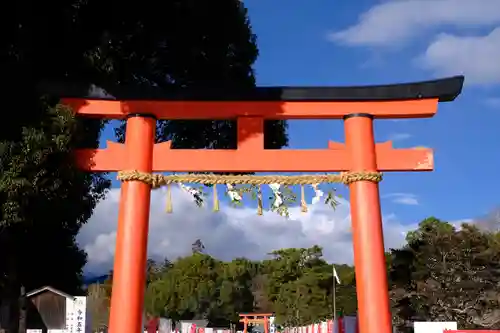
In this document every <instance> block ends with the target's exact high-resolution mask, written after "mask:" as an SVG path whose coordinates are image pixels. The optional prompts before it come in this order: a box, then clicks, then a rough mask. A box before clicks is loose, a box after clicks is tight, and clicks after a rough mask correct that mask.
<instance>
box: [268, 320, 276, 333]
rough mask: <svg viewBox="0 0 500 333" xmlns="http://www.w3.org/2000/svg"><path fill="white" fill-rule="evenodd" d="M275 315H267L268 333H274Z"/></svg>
mask: <svg viewBox="0 0 500 333" xmlns="http://www.w3.org/2000/svg"><path fill="white" fill-rule="evenodd" d="M275 320H276V317H274V316H273V317H269V333H276V324H275V323H274V322H275Z"/></svg>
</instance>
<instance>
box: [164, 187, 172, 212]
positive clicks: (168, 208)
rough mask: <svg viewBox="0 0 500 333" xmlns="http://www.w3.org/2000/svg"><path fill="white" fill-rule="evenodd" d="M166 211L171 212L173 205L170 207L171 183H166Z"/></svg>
mask: <svg viewBox="0 0 500 333" xmlns="http://www.w3.org/2000/svg"><path fill="white" fill-rule="evenodd" d="M165 211H166V212H167V213H169V214H170V213H172V212H173V211H174V210H173V207H172V186H171V184H167V207H166V209H165Z"/></svg>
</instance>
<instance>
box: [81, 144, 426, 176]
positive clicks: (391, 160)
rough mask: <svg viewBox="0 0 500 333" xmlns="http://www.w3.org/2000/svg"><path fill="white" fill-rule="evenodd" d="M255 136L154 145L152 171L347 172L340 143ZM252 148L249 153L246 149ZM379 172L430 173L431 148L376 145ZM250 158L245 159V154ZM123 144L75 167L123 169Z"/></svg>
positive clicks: (88, 154) (85, 156) (84, 152)
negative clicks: (297, 146)
mask: <svg viewBox="0 0 500 333" xmlns="http://www.w3.org/2000/svg"><path fill="white" fill-rule="evenodd" d="M260 144H261V143H260V139H259V137H258V136H256V137H255V138H254V141H249V143H248V146H245V145H244V146H243V147H242V148H241V149H236V150H218V149H214V150H212V149H203V150H194V149H171V147H170V142H164V143H159V144H156V145H155V147H154V153H153V171H154V172H235V173H236V172H338V171H348V170H350V169H351V164H350V156H349V153H348V152H347V150H346V149H345V147H344V145H343V144H342V143H335V142H330V143H329V147H328V148H329V149H313V150H293V149H292V150H264V149H259V150H258V149H257V146H260ZM252 147H254V148H255V149H252ZM376 151H377V167H378V170H379V171H382V172H386V171H432V170H433V167H434V160H433V152H432V149H427V148H409V149H394V148H392V143H391V142H390V141H389V142H385V143H379V144H377V145H376ZM249 154H251V155H249ZM127 159H128V157H127V154H126V150H125V145H123V144H119V143H114V142H108V148H106V149H81V150H79V151H77V163H78V166H79V167H80V168H82V169H83V170H88V171H93V172H114V171H119V170H127V169H129V163H128V160H127Z"/></svg>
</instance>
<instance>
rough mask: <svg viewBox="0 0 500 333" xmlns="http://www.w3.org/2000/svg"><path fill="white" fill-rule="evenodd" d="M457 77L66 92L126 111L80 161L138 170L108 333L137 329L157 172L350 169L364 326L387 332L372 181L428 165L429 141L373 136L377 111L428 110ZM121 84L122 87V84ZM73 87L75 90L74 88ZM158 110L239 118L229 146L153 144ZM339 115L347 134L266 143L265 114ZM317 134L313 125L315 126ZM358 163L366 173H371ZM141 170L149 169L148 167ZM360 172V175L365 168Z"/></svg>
mask: <svg viewBox="0 0 500 333" xmlns="http://www.w3.org/2000/svg"><path fill="white" fill-rule="evenodd" d="M462 85H463V77H454V78H449V79H442V80H436V81H428V82H421V83H409V84H399V85H398V84H396V85H387V86H367V87H321V88H256V89H254V90H251V91H246V92H241V91H240V92H231V91H227V90H225V91H220V92H214V91H212V92H210V91H204V92H202V93H193V92H189V91H184V90H181V91H167V92H165V91H162V90H151V91H147V92H144V91H141V92H138V91H135V90H131V91H130V92H125V90H123V92H122V93H118V94H117V95H116V96H115V97H116V100H95V99H90V98H82V97H81V96H68V94H66V96H65V97H70V98H65V99H64V100H63V102H64V103H65V104H67V105H70V106H72V107H73V109H74V110H75V112H76V113H77V114H78V115H80V116H88V117H99V118H105V119H126V122H127V125H126V138H125V144H118V143H111V142H110V143H108V147H107V148H106V149H97V150H81V151H78V152H77V158H78V162H79V165H80V167H81V168H82V169H84V170H88V171H92V172H105V171H110V172H114V171H120V170H129V171H136V172H137V173H138V176H137V177H135V178H128V179H126V181H124V182H123V184H122V189H121V200H120V209H119V217H118V230H117V239H116V251H115V263H114V270H113V292H112V299H111V313H110V322H109V331H110V333H137V332H139V331H141V330H142V327H141V325H142V310H143V295H144V285H145V281H144V279H145V275H144V271H145V269H146V249H147V239H148V223H149V207H150V195H151V187H152V185H154V184H153V180H152V178H148V177H146V176H148V175H150V174H151V173H153V172H165V171H169V172H173V171H175V172H180V171H184V172H206V171H212V172H234V173H237V172H239V173H243V172H337V171H341V172H349V173H350V175H351V176H352V177H350V178H349V181H344V183H346V184H348V185H349V189H350V202H351V219H352V230H353V244H354V264H355V273H356V288H357V297H358V313H359V328H360V333H369V332H378V333H392V324H391V314H390V311H389V299H388V286H387V276H386V275H387V273H386V264H385V258H384V240H383V234H382V218H381V212H380V200H379V188H378V181H379V180H380V177H374V176H373V175H374V174H375V175H376V174H377V173H378V172H384V171H430V170H432V169H433V152H432V150H431V149H417V148H415V149H393V148H392V145H391V142H385V143H379V144H376V143H375V140H374V135H373V120H374V119H388V118H424V117H432V116H433V115H434V114H435V113H436V111H437V106H438V102H447V101H452V100H454V99H455V98H456V97H457V96H458V95H459V94H460V92H461V89H462ZM123 89H125V88H123ZM75 97H77V98H75ZM157 119H169V120H175V119H191V120H194V119H236V120H237V123H238V147H237V149H235V150H208V149H207V150H183V149H170V143H169V142H165V143H160V144H155V143H154V138H155V128H156V120H157ZM269 119H343V121H344V126H345V144H341V143H334V142H330V143H329V145H328V149H322V150H265V149H264V120H269ZM311 135H314V133H311ZM364 173H368V174H369V176H368V177H367V176H366V175H365V174H364ZM145 175H146V176H145ZM364 175H365V176H364Z"/></svg>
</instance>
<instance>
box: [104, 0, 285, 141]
mask: <svg viewBox="0 0 500 333" xmlns="http://www.w3.org/2000/svg"><path fill="white" fill-rule="evenodd" d="M101 3H102V2H97V1H95V2H94V4H95V6H96V7H95V10H96V11H98V12H99V13H103V14H102V15H105V17H106V18H107V19H108V18H109V17H110V16H111V15H113V16H116V15H121V17H124V16H123V14H122V12H124V14H125V15H128V16H130V15H141V17H144V20H141V21H140V24H141V28H138V27H137V26H135V25H132V24H131V25H130V26H129V27H128V29H129V32H130V33H132V36H133V37H132V38H127V39H124V38H123V37H122V36H123V35H122V33H121V32H120V33H119V34H118V37H117V38H116V41H115V38H114V37H113V33H111V34H110V37H109V38H110V39H109V40H110V41H111V43H110V44H109V45H110V46H108V47H106V48H107V49H110V51H112V52H117V53H119V54H121V55H126V56H127V57H128V58H129V59H127V67H128V68H129V71H132V72H135V71H134V69H136V68H138V69H140V71H137V73H133V74H137V75H136V76H134V78H135V79H133V80H132V83H134V84H141V85H155V86H158V87H167V88H170V87H175V88H188V89H197V90H200V89H210V88H212V87H214V86H215V87H218V88H220V89H224V88H226V89H230V90H233V91H234V90H235V89H240V90H247V89H252V88H253V87H254V86H255V77H254V73H253V70H252V65H253V63H254V62H255V60H256V59H257V56H258V49H257V45H256V36H255V35H254V34H253V33H252V31H251V25H250V21H249V18H248V16H247V10H246V9H245V7H244V5H243V2H242V1H239V0H220V1H215V2H214V1H209V2H200V1H197V0H183V1H179V0H170V1H167V2H162V3H158V2H154V1H147V2H146V3H147V5H146V4H145V5H144V6H143V7H140V8H137V6H136V5H135V4H132V3H130V4H120V9H119V12H118V13H117V12H116V10H117V8H115V7H113V8H109V11H107V10H106V9H104V10H103V8H102V5H101ZM138 11H139V13H140V14H131V13H137V12H138ZM125 17H127V16H125ZM138 23H139V22H138ZM185 27H189V29H186V28H185ZM151 31H155V33H154V34H150V32H151ZM179 31H182V33H179ZM125 36H128V35H125ZM138 45H140V48H139V47H137V46H138ZM130 50H133V52H130ZM145 64H146V66H147V68H144V66H145ZM116 65H117V66H119V65H120V64H118V63H117V64H116ZM128 77H130V76H128ZM110 93H112V91H110ZM116 132H117V135H118V137H119V138H120V139H121V140H123V137H124V136H123V134H124V127H123V125H122V126H121V127H120V128H118V129H117V131H116ZM166 140H172V147H173V148H184V149H188V148H219V149H234V148H236V122H235V121H234V120H224V121H211V120H207V121H180V120H176V121H168V120H164V121H159V122H158V126H157V141H159V142H161V141H166ZM287 142H288V139H287V135H286V123H285V122H283V121H267V122H266V123H265V136H264V146H265V147H266V148H272V149H277V148H281V147H283V146H285V145H286V144H287Z"/></svg>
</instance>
